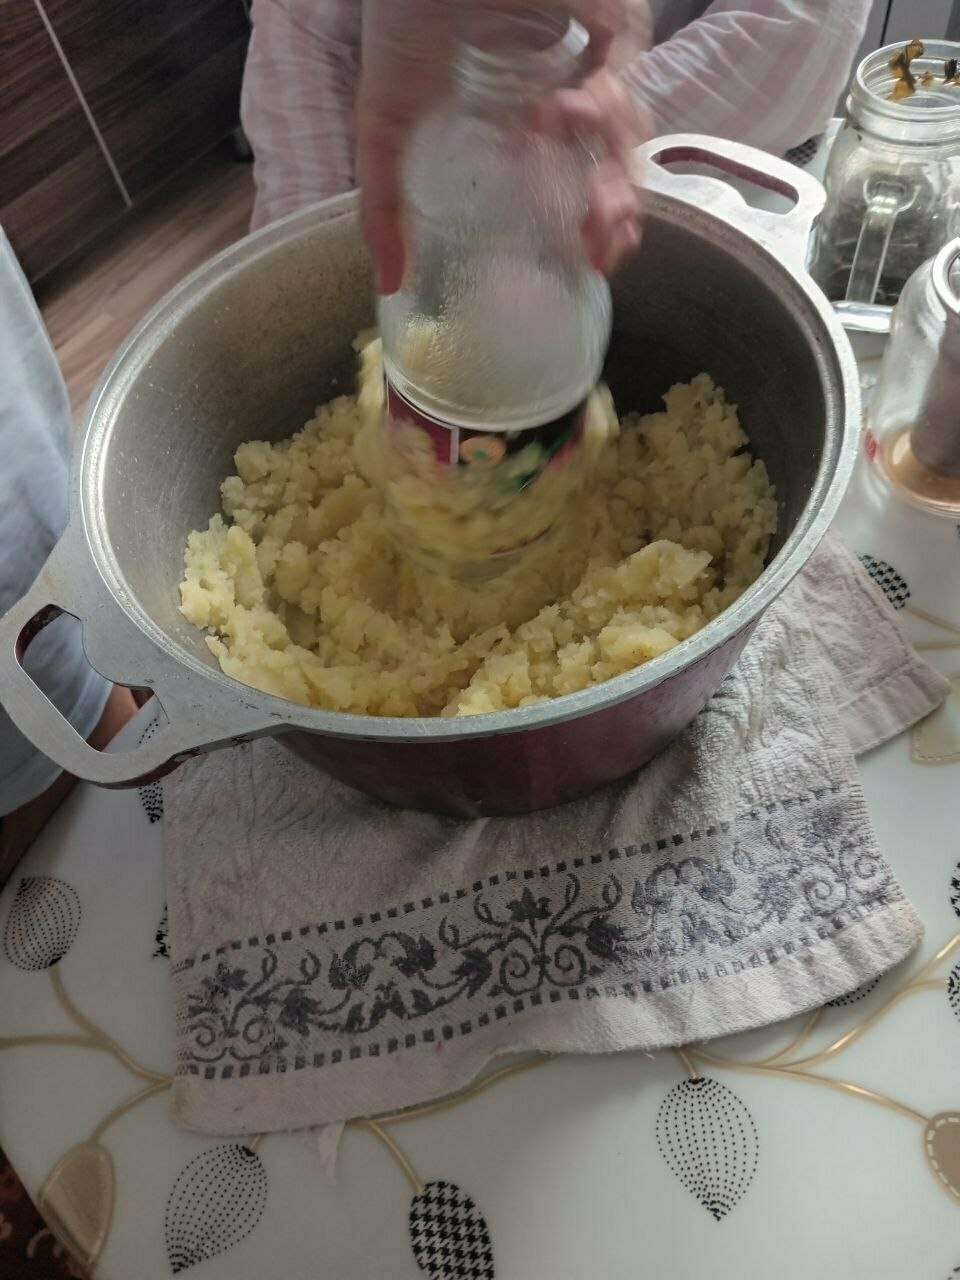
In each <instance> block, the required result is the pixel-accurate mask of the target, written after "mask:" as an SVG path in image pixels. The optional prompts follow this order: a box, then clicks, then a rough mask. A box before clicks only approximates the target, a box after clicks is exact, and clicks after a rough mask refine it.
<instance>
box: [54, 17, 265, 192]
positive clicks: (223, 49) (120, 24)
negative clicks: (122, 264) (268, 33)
mask: <svg viewBox="0 0 960 1280" xmlns="http://www.w3.org/2000/svg"><path fill="white" fill-rule="evenodd" d="M41 2H42V3H43V4H44V8H45V11H46V13H47V16H48V18H49V20H50V22H51V25H52V26H53V28H54V30H55V31H56V33H57V38H58V40H59V41H60V44H61V46H62V47H63V51H64V54H65V56H66V58H67V61H68V62H69V63H70V67H71V69H72V71H73V73H74V75H75V76H76V79H77V83H78V84H79V86H80V89H81V90H82V92H83V94H84V97H85V98H86V100H87V103H88V104H89V107H90V110H91V112H92V114H93V117H94V119H95V120H96V123H97V127H98V128H99V130H100V132H101V134H102V135H103V138H104V141H105V142H106V145H107V148H108V150H109V152H110V155H111V157H112V159H113V161H114V163H115V164H116V166H117V169H118V171H119V173H120V176H121V178H122V179H123V182H124V185H125V186H126V188H127V190H128V191H129V193H130V196H131V197H132V198H133V200H134V201H136V200H137V199H138V198H139V197H140V196H142V195H144V194H145V193H146V192H148V191H149V190H151V189H152V188H153V187H156V186H158V185H159V184H160V183H161V182H162V181H164V180H165V179H166V178H167V177H169V176H170V174H171V173H173V172H174V171H175V170H177V169H179V168H181V167H182V166H183V165H185V164H187V163H189V162H190V161H191V160H193V159H195V158H196V157H197V156H200V155H202V154H203V153H204V152H205V151H207V150H209V149H210V147H212V146H214V145H215V144H216V143H217V142H218V141H220V139H221V138H223V137H225V136H226V135H227V134H228V133H229V132H230V130H231V129H232V128H233V127H234V126H235V125H236V124H237V123H238V120H239V95H240V80H241V75H242V71H243V59H244V56H245V53H246V45H247V39H248V35H249V27H248V24H247V20H246V17H245V15H244V10H243V7H242V5H241V3H240V0H41Z"/></svg>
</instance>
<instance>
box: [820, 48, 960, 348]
mask: <svg viewBox="0 0 960 1280" xmlns="http://www.w3.org/2000/svg"><path fill="white" fill-rule="evenodd" d="M908 49H909V55H908ZM958 58H960V43H955V42H952V41H945V40H927V41H916V42H913V43H912V44H911V46H909V47H908V48H904V47H903V46H898V45H889V46H887V47H886V48H884V49H880V50H878V51H877V52H876V53H873V54H871V55H870V56H869V57H868V58H865V59H864V61H863V62H862V63H861V64H860V66H859V68H858V69H857V73H856V76H855V77H854V80H853V84H852V85H851V89H850V94H849V97H848V98H847V113H846V119H845V121H844V124H843V127H842V128H841V130H840V132H839V133H838V135H837V137H836V139H835V141H834V143H833V146H832V148H831V151H830V156H829V159H828V161H827V172H826V176H825V178H824V185H825V186H826V189H827V204H826V208H825V209H824V213H823V217H822V218H821V221H820V225H819V227H818V229H817V232H816V234H815V240H814V244H813V251H812V261H811V268H810V269H811V274H812V275H813V277H814V279H815V280H816V281H817V283H818V284H819V285H820V287H821V288H822V289H823V290H824V292H825V293H826V294H827V296H828V297H829V298H830V299H831V300H832V301H833V302H834V303H836V304H837V309H838V311H840V312H841V314H842V316H843V318H844V322H845V323H847V322H849V326H850V327H852V328H863V329H867V330H871V329H872V330H878V331H886V329H887V327H888V325H889V322H890V313H889V309H890V308H891V307H892V306H893V305H894V304H895V303H896V301H897V299H898V297H899V296H900V293H901V290H902V289H903V287H904V285H905V284H906V282H907V280H908V279H909V277H910V276H911V275H912V273H913V272H914V271H915V270H916V269H917V268H918V267H919V266H920V265H921V264H922V263H923V262H925V261H926V260H927V259H928V258H930V257H932V256H933V255H934V254H935V253H936V252H937V250H938V249H939V248H940V247H941V246H942V245H944V244H945V243H946V242H947V241H949V240H951V239H952V238H953V237H954V236H956V235H958V234H960V80H958V78H957V67H958V63H957V59H958Z"/></svg>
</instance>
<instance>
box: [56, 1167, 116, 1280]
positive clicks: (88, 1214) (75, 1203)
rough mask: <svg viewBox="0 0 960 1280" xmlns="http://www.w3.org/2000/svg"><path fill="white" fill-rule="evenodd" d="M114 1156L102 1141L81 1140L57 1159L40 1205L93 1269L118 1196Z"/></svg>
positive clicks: (74, 1253)
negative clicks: (116, 1192) (115, 1197)
mask: <svg viewBox="0 0 960 1280" xmlns="http://www.w3.org/2000/svg"><path fill="white" fill-rule="evenodd" d="M114 1181H115V1180H114V1172H113V1160H112V1158H111V1156H110V1152H109V1151H108V1150H107V1149H106V1147H104V1146H101V1145H100V1143H99V1142H81V1143H80V1144H79V1146H76V1147H71V1148H70V1150H69V1151H68V1152H67V1153H66V1155H64V1156H62V1157H61V1159H60V1160H58V1161H57V1163H56V1165H55V1166H54V1168H53V1169H51V1171H50V1173H49V1174H48V1175H47V1179H46V1181H45V1182H44V1184H43V1186H42V1187H41V1188H40V1192H39V1194H38V1196H37V1208H38V1209H39V1210H40V1212H41V1213H42V1214H43V1216H44V1218H45V1219H46V1221H47V1222H48V1223H49V1224H50V1226H51V1227H52V1228H53V1229H54V1232H55V1234H56V1236H57V1237H58V1239H60V1240H61V1241H62V1242H63V1243H64V1244H65V1245H66V1247H67V1248H68V1249H69V1250H70V1253H71V1254H72V1256H73V1257H74V1258H76V1260H77V1261H78V1262H79V1263H80V1264H81V1265H82V1266H83V1267H85V1268H87V1269H88V1270H90V1271H92V1270H93V1267H94V1265H95V1264H96V1261H97V1259H98V1258H99V1257H100V1254H101V1253H102V1252H103V1246H104V1244H105V1243H106V1239H107V1233H108V1231H109V1230H110V1220H111V1218H112V1217H113V1198H114Z"/></svg>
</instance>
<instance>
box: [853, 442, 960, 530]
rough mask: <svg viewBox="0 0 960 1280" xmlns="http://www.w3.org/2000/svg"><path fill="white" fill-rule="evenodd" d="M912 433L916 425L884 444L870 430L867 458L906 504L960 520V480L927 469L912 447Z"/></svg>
mask: <svg viewBox="0 0 960 1280" xmlns="http://www.w3.org/2000/svg"><path fill="white" fill-rule="evenodd" d="M912 431H913V427H912V425H910V426H905V427H901V428H900V430H899V431H897V432H896V433H895V434H893V435H891V436H890V437H889V438H887V439H886V440H884V441H882V442H881V441H878V440H877V438H876V436H875V435H874V434H873V432H872V431H869V430H868V431H867V435H866V451H867V457H868V458H870V460H871V461H872V462H873V464H874V466H875V467H876V469H877V471H878V472H879V473H880V474H881V475H882V476H883V478H884V479H885V480H886V481H887V482H888V483H889V484H890V486H891V487H892V489H893V490H894V492H895V493H896V494H897V496H898V497H900V498H902V499H903V500H904V501H906V502H909V503H912V505H913V506H915V507H920V508H921V509H922V510H924V511H929V512H931V513H932V514H933V515H939V516H946V517H948V518H949V519H954V520H955V519H957V518H960V478H958V477H956V476H945V475H941V473H940V472H939V471H932V470H931V469H930V467H927V466H925V465H924V464H923V463H922V462H921V461H920V459H919V458H918V457H917V456H916V454H915V453H914V452H913V448H912V447H911V443H910V437H911V434H912Z"/></svg>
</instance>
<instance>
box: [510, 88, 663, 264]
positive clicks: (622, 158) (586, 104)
mask: <svg viewBox="0 0 960 1280" xmlns="http://www.w3.org/2000/svg"><path fill="white" fill-rule="evenodd" d="M535 119H536V126H537V127H538V128H539V129H542V130H543V132H545V133H550V134H554V135H556V136H559V137H564V138H569V139H574V138H581V139H590V140H591V141H592V142H593V143H594V144H596V143H599V144H600V145H601V146H602V148H603V155H602V157H600V158H598V160H597V164H596V167H595V168H594V169H593V171H592V172H591V174H590V178H589V185H588V192H587V195H588V206H587V207H588V212H587V217H586V220H585V221H584V224H583V236H584V240H585V241H586V246H587V252H588V253H589V255H590V261H591V263H592V264H593V266H594V267H596V268H597V270H598V271H604V272H610V271H612V270H613V269H614V267H615V266H616V265H617V263H618V262H619V261H620V259H621V258H624V257H626V255H627V254H629V253H632V252H633V250H634V249H636V247H637V246H638V245H639V243H640V213H641V209H642V201H641V193H640V189H639V188H638V187H637V186H636V184H635V182H633V181H632V180H631V174H630V152H631V151H632V150H633V148H634V147H635V146H637V144H638V143H639V142H640V141H642V140H646V138H647V137H649V128H648V126H647V118H646V115H645V114H642V113H641V112H640V110H639V108H638V107H637V105H636V103H635V102H634V100H633V98H632V97H631V96H630V94H629V93H628V92H627V90H626V89H625V88H624V86H623V83H622V82H621V80H620V78H619V77H618V75H617V74H616V72H615V71H612V70H611V69H610V68H609V67H601V68H600V69H599V70H598V71H595V72H593V74H592V75H590V76H588V77H587V79H586V80H585V81H584V82H583V84H582V85H580V86H579V87H578V88H576V89H561V90H560V91H559V92H558V93H555V94H552V95H551V96H550V97H549V98H548V99H547V100H546V102H544V103H543V104H541V106H540V107H539V108H538V109H537V112H536V117H535Z"/></svg>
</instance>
